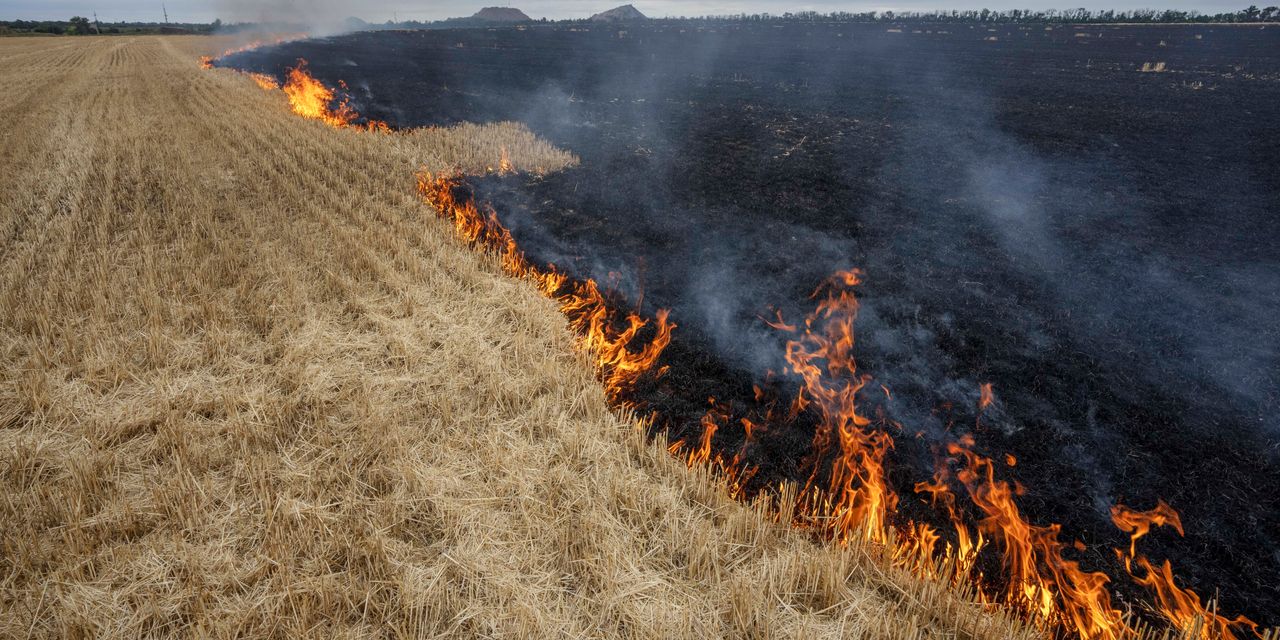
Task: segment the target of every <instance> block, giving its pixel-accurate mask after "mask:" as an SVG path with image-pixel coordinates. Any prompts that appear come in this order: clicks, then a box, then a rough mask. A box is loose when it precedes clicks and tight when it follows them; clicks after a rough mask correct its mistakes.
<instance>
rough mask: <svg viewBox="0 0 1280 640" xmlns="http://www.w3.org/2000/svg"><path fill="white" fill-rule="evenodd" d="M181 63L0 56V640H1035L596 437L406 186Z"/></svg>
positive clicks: (66, 51)
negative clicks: (205, 639) (161, 639)
mask: <svg viewBox="0 0 1280 640" xmlns="http://www.w3.org/2000/svg"><path fill="white" fill-rule="evenodd" d="M227 46H229V45H228V44H227V43H223V42H219V41H217V40H216V39H204V38H189V39H188V38H180V37H120V38H76V39H61V38H48V39H41V40H4V41H0V82H2V83H3V85H4V86H5V87H6V88H7V90H6V91H5V92H3V93H2V94H0V117H2V118H3V119H4V121H5V123H6V126H5V127H4V129H3V130H0V261H2V262H3V268H2V269H0V361H2V362H3V363H4V364H3V366H2V367H0V521H2V522H3V523H4V526H3V527H0V636H3V637H70V638H75V637H106V638H134V637H140V636H144V635H147V636H175V635H192V636H217V637H231V636H237V637H289V638H293V637H325V638H330V637H374V636H377V637H528V638H545V637H628V638H632V637H634V638H674V637H698V638H702V637H748V636H750V637H824V636H826V637H836V636H843V637H873V638H907V637H938V638H942V637H945V638H954V637H960V638H992V639H994V638H1007V637H1015V636H1019V635H1028V636H1029V635H1032V634H1030V633H1029V632H1026V631H1022V630H1020V626H1019V625H1018V624H1016V623H1013V622H1010V621H1008V620H1007V619H1004V618H1002V617H1000V616H997V615H992V614H988V613H983V612H982V611H981V610H980V609H979V608H977V607H974V606H972V605H968V604H964V602H963V600H962V599H961V598H959V597H958V596H957V595H955V594H953V593H951V592H949V591H946V590H944V589H943V588H942V587H940V586H938V585H936V584H931V583H926V582H921V581H918V580H915V579H913V578H910V577H908V576H906V575H905V574H903V573H902V572H899V571H896V570H891V569H888V568H886V567H887V566H888V563H887V562H885V561H884V560H883V558H880V557H878V556H877V552H876V551H875V550H874V549H872V548H870V547H862V546H859V545H851V546H849V547H845V548H839V549H837V548H833V547H829V546H825V545H819V544H814V543H812V542H810V541H809V540H808V539H807V538H806V537H804V536H803V535H801V534H797V533H796V532H793V531H791V530H789V528H788V527H786V526H785V525H779V524H775V523H774V522H773V521H772V520H771V519H769V518H766V517H763V516H762V511H763V510H760V509H753V508H752V506H751V505H743V504H739V503H736V502H734V501H732V500H730V499H729V498H727V497H726V496H725V494H724V492H723V490H722V489H721V488H720V487H718V486H717V484H716V483H715V482H714V481H712V480H711V479H710V478H709V477H708V476H707V475H706V474H705V472H701V471H697V470H689V469H686V468H685V465H684V464H683V463H682V462H680V461H678V460H676V459H674V458H672V457H670V456H669V455H668V454H667V452H666V451H665V449H664V448H662V446H661V445H660V444H659V443H649V442H647V441H646V439H645V438H644V437H642V435H641V434H640V432H639V430H638V429H637V428H636V426H635V425H634V424H632V422H631V421H630V419H629V418H628V417H626V416H621V417H620V416H617V415H614V414H612V413H611V412H610V411H609V409H608V406H607V404H606V398H605V396H604V392H603V391H602V389H601V387H600V385H599V383H598V382H597V381H596V379H595V378H594V376H593V373H592V370H591V367H590V365H589V363H588V362H586V360H585V358H584V357H583V356H582V355H581V354H580V353H578V352H577V351H576V344H575V338H574V336H573V335H572V334H571V333H570V332H569V331H568V330H567V328H566V326H565V319H564V317H563V316H561V315H560V314H559V313H558V311H557V309H556V308H555V306H554V305H553V303H552V302H550V301H548V300H546V299H544V298H543V297H542V296H541V295H539V293H538V292H537V291H536V290H535V289H534V288H533V287H532V286H530V285H529V283H527V282H524V281H519V280H515V279H511V278H507V277H505V276H503V275H502V272H501V269H500V266H499V265H498V264H497V262H496V260H495V259H493V258H492V257H489V256H485V255H482V254H478V253H476V252H473V251H471V250H470V249H468V248H467V247H466V246H465V245H464V244H463V243H461V242H459V241H458V240H457V239H455V237H454V230H453V229H452V228H451V227H450V226H449V225H448V224H446V223H443V222H441V221H439V220H437V217H436V215H435V214H434V212H432V211H431V210H430V209H429V208H428V206H427V205H426V204H424V203H423V202H422V200H421V199H420V197H419V196H418V194H417V193H416V192H415V189H414V172H415V171H416V170H417V169H419V168H421V167H423V166H426V167H428V168H432V169H437V170H438V169H441V168H447V167H461V168H463V169H464V170H468V171H473V172H474V171H481V170H483V169H484V168H485V167H487V166H489V165H491V164H493V163H495V162H497V161H498V156H499V154H500V153H501V150H503V149H505V150H507V151H508V152H509V156H510V161H511V163H512V164H513V165H514V166H515V167H516V168H518V169H522V170H526V171H533V172H546V171H550V170H554V169H557V168H560V167H564V166H566V165H569V164H572V163H573V162H575V159H574V158H573V157H572V156H570V155H569V154H567V153H564V152H561V151H557V150H556V149H554V148H553V147H551V146H550V145H548V144H546V143H545V142H542V141H540V140H539V139H537V138H535V137H534V136H533V135H532V134H531V133H529V132H528V131H527V130H526V129H524V128H523V127H521V126H519V125H514V124H509V123H497V124H490V125H483V126H477V125H461V126H459V127H454V128H437V129H424V130H419V131H415V132H412V133H408V134H396V135H373V134H367V133H364V132H360V131H355V130H339V129H334V128H330V127H328V126H325V125H324V124H322V123H319V122H314V121H307V120H303V119H300V118H297V117H295V116H294V115H292V114H291V113H290V111H289V108H288V106H287V104H286V101H285V97H284V96H283V95H282V94H281V93H279V92H264V91H262V90H261V89H260V88H259V87H258V86H257V85H255V84H254V82H253V81H252V80H251V79H250V78H248V77H245V76H243V75H241V74H237V73H234V72H232V71H227V70H213V71H205V70H201V69H200V68H199V65H198V63H197V58H198V56H199V55H202V54H210V53H213V52H216V51H220V50H223V49H225V48H226V47H227Z"/></svg>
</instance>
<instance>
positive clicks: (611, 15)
mask: <svg viewBox="0 0 1280 640" xmlns="http://www.w3.org/2000/svg"><path fill="white" fill-rule="evenodd" d="M591 19H592V20H595V21H596V22H630V21H632V20H648V18H647V17H646V16H645V15H644V14H643V13H640V10H639V9H636V8H635V7H634V6H632V5H629V4H624V5H622V6H621V7H615V8H613V9H610V10H608V11H601V12H600V13H597V14H595V15H594V16H591Z"/></svg>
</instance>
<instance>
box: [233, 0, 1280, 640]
mask: <svg viewBox="0 0 1280 640" xmlns="http://www.w3.org/2000/svg"><path fill="white" fill-rule="evenodd" d="M300 57H301V58H305V59H307V60H308V62H309V63H310V69H311V71H312V73H313V74H314V75H315V76H316V77H318V78H320V79H322V80H324V81H326V82H328V83H330V84H336V82H337V81H338V80H343V81H345V82H346V83H347V85H348V86H349V87H350V92H351V97H352V99H353V105H354V106H356V107H357V109H358V110H359V111H361V113H363V114H365V115H367V116H369V117H372V118H377V119H382V120H386V121H387V122H389V123H390V124H392V125H393V126H396V127H414V126H423V125H435V124H448V123H454V122H458V121H464V120H465V121H492V120H518V121H521V122H524V123H526V124H528V125H529V126H530V127H531V128H532V129H533V130H534V131H536V132H537V133H539V134H541V135H543V136H545V137H547V138H549V139H550V140H552V141H553V142H555V143H557V144H559V145H561V146H563V147H566V148H568V149H570V150H571V151H573V152H575V153H577V154H578V155H579V156H580V157H581V158H582V164H581V166H579V167H576V168H573V169H570V170H567V171H564V172H561V173H557V174H554V175H549V176H542V177H537V176H516V177H505V178H500V177H496V176H494V177H488V178H482V179H477V180H475V181H473V185H474V187H475V189H476V191H477V193H478V194H479V197H480V198H481V199H484V200H488V201H490V202H492V203H493V205H494V206H495V208H496V209H497V211H498V213H499V216H500V217H501V219H502V220H503V221H504V223H506V224H507V225H508V226H510V227H511V228H512V230H513V232H514V233H515V236H516V238H517V240H518V241H519V243H520V245H521V246H522V247H523V248H524V249H525V250H526V252H527V253H528V254H529V255H530V257H531V258H533V259H534V260H535V261H539V262H554V263H556V264H557V265H559V266H560V267H562V268H564V269H566V270H568V271H569V272H570V273H572V274H574V275H577V276H580V277H595V278H597V279H598V280H600V281H602V282H610V283H613V285H614V286H615V287H616V288H617V290H618V291H619V295H620V296H621V297H622V298H625V299H626V300H628V301H629V303H630V304H638V305H639V306H640V307H641V308H642V309H643V310H645V311H647V312H652V311H653V310H654V309H656V308H659V307H665V308H670V309H671V310H672V318H673V320H674V321H675V322H676V323H677V324H678V325H679V328H678V329H677V330H676V332H675V335H676V339H675V341H674V342H673V344H672V346H671V347H670V348H669V350H668V352H667V354H666V355H665V357H664V362H665V363H667V364H670V365H671V366H672V369H671V371H670V373H668V374H667V375H666V376H665V377H664V378H662V379H661V380H659V381H657V382H654V383H652V384H651V385H650V386H648V387H646V388H645V389H642V390H641V391H640V394H641V396H643V398H642V399H644V400H646V401H647V402H648V403H649V404H650V405H651V406H653V407H655V408H657V409H659V410H660V411H662V413H663V414H664V415H665V416H666V417H667V419H668V421H669V426H670V428H671V430H672V433H673V438H681V437H684V438H696V437H697V434H698V433H700V432H701V428H700V427H699V426H698V419H699V418H700V417H701V416H702V414H703V413H704V411H705V410H706V408H707V398H708V397H709V396H715V397H716V398H717V399H718V400H719V401H720V402H722V403H726V404H728V405H730V406H732V407H733V408H734V409H733V412H734V414H735V417H740V416H742V415H747V414H746V413H745V412H747V411H748V410H747V409H746V407H748V406H750V405H751V404H752V403H751V393H752V392H751V385H752V384H753V383H757V382H760V381H761V380H763V379H764V376H765V372H766V371H768V370H773V371H781V370H782V369H783V368H784V364H783V361H782V353H783V344H784V342H785V339H786V337H787V336H786V335H784V334H781V333H779V332H778V331H777V330H774V329H771V328H769V327H768V326H766V325H765V324H764V323H763V322H762V321H761V319H760V318H761V316H770V315H771V313H772V309H774V308H776V309H778V310H781V311H782V312H783V315H784V317H786V318H787V319H788V320H790V321H795V320H798V319H800V318H801V317H802V316H803V314H804V313H805V312H806V311H808V310H809V309H811V308H812V304H813V303H812V301H811V300H809V299H808V295H809V293H810V292H811V291H812V290H813V288H814V286H815V285H817V284H818V282H819V281H821V280H822V279H823V278H824V277H826V276H828V275H830V274H831V273H832V272H834V271H835V270H837V269H840V268H848V267H859V268H861V269H862V270H863V271H865V273H866V278H865V279H866V284H865V285H864V286H862V287H861V288H860V290H859V294H860V299H861V300H862V302H863V304H864V307H863V310H862V313H861V315H860V317H859V320H858V325H857V326H858V330H859V333H858V340H859V347H858V353H859V355H860V363H859V364H860V367H861V369H862V370H863V371H865V372H867V373H870V374H871V375H872V376H874V378H875V382H876V383H880V384H883V385H885V386H886V387H888V389H890V390H891V391H892V398H891V399H890V398H887V397H884V395H883V394H878V395H877V394H869V397H868V401H867V402H868V406H869V407H871V406H872V405H874V409H872V408H868V409H867V413H869V414H873V413H876V412H883V414H884V415H886V416H888V417H890V418H892V419H893V420H894V421H896V422H898V423H900V424H901V425H902V427H901V432H898V431H897V427H892V426H887V427H886V428H890V429H894V430H895V439H896V443H897V444H896V449H895V450H894V452H893V453H892V454H891V458H890V460H891V462H890V464H891V465H892V469H893V477H894V479H895V480H896V482H897V488H898V491H899V492H900V493H901V494H902V495H903V502H904V504H903V505H902V507H901V510H902V511H904V512H906V513H907V514H908V515H911V516H912V517H922V518H926V519H928V518H929V515H928V510H927V507H926V506H925V505H924V503H923V501H922V499H921V498H918V497H916V496H915V495H914V494H913V493H912V491H911V486H912V483H914V482H915V481H918V480H923V479H926V478H928V477H929V475H930V473H931V472H932V469H933V465H934V462H935V450H936V447H937V445H938V444H939V443H942V442H946V441H948V440H949V439H952V438H954V437H955V435H957V434H959V433H968V432H972V433H973V434H974V436H975V437H976V439H977V442H978V449H979V451H981V452H983V453H985V454H987V455H989V456H991V457H993V458H995V459H996V460H1004V454H1006V453H1008V454H1012V455H1014V456H1016V460H1017V462H1016V466H1010V465H1007V464H1003V463H1000V464H999V465H998V466H999V469H998V473H999V474H1000V475H1001V477H1002V478H1005V479H1009V480H1016V481H1018V482H1020V483H1021V484H1022V485H1024V486H1025V487H1026V489H1027V493H1026V495H1024V496H1022V497H1021V498H1020V505H1021V506H1022V508H1023V510H1024V513H1025V514H1026V515H1027V516H1028V518H1029V519H1030V520H1032V521H1033V522H1036V523H1041V524H1047V523H1050V522H1059V523H1062V525H1063V536H1062V537H1063V539H1065V540H1067V541H1071V540H1076V539H1079V540H1082V541H1084V542H1085V543H1086V544H1087V545H1088V548H1089V550H1088V551H1086V552H1082V553H1080V554H1078V555H1077V556H1075V557H1078V558H1079V559H1080V560H1081V561H1082V562H1083V563H1084V565H1085V566H1086V567H1087V568H1092V569H1100V570H1105V571H1107V572H1108V573H1109V574H1111V575H1112V576H1113V579H1114V580H1113V582H1114V583H1115V585H1116V591H1117V595H1118V596H1119V597H1120V598H1121V599H1122V600H1126V601H1130V602H1133V601H1136V600H1138V599H1141V598H1140V595H1139V594H1137V593H1136V592H1134V591H1133V590H1132V589H1131V587H1128V586H1126V585H1127V584H1128V583H1129V580H1128V578H1127V577H1125V576H1124V575H1123V573H1122V571H1121V569H1120V568H1119V566H1118V565H1117V564H1116V562H1115V559H1114V556H1113V555H1112V553H1111V551H1110V549H1111V548H1113V547H1119V546H1122V545H1123V543H1124V542H1125V540H1126V539H1125V537H1124V535H1123V534H1121V533H1120V532H1119V531H1118V530H1117V529H1115V527H1114V526H1113V525H1111V523H1110V520H1109V517H1108V508H1109V507H1110V505H1112V504H1114V503H1122V504H1127V505H1129V506H1132V507H1135V508H1139V509H1146V508H1150V507H1151V506H1153V505H1154V504H1155V501H1156V499H1157V498H1163V499H1165V500H1166V501H1168V502H1169V503H1170V504H1171V505H1173V506H1174V507H1175V508H1176V509H1178V510H1179V511H1180V512H1181V514H1182V517H1183V522H1184V524H1185V525H1186V536H1185V538H1180V537H1178V536H1177V535H1176V533H1174V532H1173V531H1172V530H1169V529H1164V530H1157V532H1155V533H1153V534H1152V535H1150V536H1148V538H1146V539H1144V540H1143V541H1142V542H1141V543H1140V550H1142V551H1145V552H1146V554H1147V555H1149V556H1150V557H1151V558H1152V559H1154V560H1157V561H1159V560H1163V559H1165V558H1168V559H1170V560H1172V561H1173V564H1174V569H1175V573H1176V575H1177V576H1178V578H1179V579H1180V580H1181V581H1182V582H1183V583H1184V584H1187V585H1189V586H1192V587H1193V588H1195V589H1196V590H1197V591H1198V592H1199V593H1201V594H1202V595H1213V594H1214V593H1218V594H1219V596H1220V601H1221V610H1223V611H1224V612H1225V613H1227V614H1229V615H1234V614H1236V613H1243V614H1245V615H1248V616H1249V617H1251V618H1253V619H1254V620H1256V621H1259V622H1262V623H1265V624H1275V623H1277V622H1280V586H1278V585H1280V578H1278V577H1280V508H1277V507H1276V494H1277V489H1280V418H1278V417H1277V416H1278V414H1277V409H1280V380H1278V376H1280V373H1278V372H1280V355H1278V351H1280V348H1278V346H1280V321H1277V317H1278V314H1280V249H1278V248H1277V246H1276V243H1277V242H1278V241H1280V133H1277V131H1280V28H1277V27H1275V26H1272V27H1269V28H1261V27H1258V26H1236V25H1178V26H1154V25H1152V26H1087V27H1073V26H1060V25H1055V26H1052V27H1046V26H1045V25H997V26H990V27H989V26H970V25H959V24H957V25H926V26H919V25H903V26H901V27H891V26H889V27H887V26H886V25H883V24H881V25H851V24H806V25H794V24H793V25H779V24H769V23H742V24H734V25H704V26H703V27H702V28H698V27H697V26H696V25H693V24H690V23H663V22H652V23H647V24H645V25H631V26H626V27H599V26H591V27H576V28H567V27H564V26H546V27H530V28H523V29H516V28H501V29H460V30H437V31H417V32H381V33H361V34H352V35H347V36H341V37H334V38H328V39H320V40H309V41H302V42H295V43H289V44H286V45H282V46H279V47H275V48H272V49H266V50H260V51H256V52H249V53H245V54H239V55H236V56H232V57H230V58H228V59H226V60H224V61H223V64H227V65H230V66H236V67H239V68H245V69H252V70H256V71H263V72H268V73H274V74H277V75H283V70H284V69H285V68H286V67H288V66H291V65H292V64H293V63H294V60H295V59H297V58H300ZM1144 69H1147V70H1145V71H1144ZM495 162H496V159H495ZM353 169H358V168H353ZM983 382H990V383H992V384H993V385H994V389H995V394H996V404H995V406H994V408H993V409H989V410H987V411H986V412H984V413H983V415H982V416H981V417H979V416H977V415H975V414H976V409H975V407H976V404H977V401H978V385H979V383H983ZM781 384H782V385H783V386H784V387H785V386H786V384H787V383H786V382H785V381H784V382H783V383H781ZM875 386H876V385H873V388H874V387H875ZM811 429H812V424H809V425H808V426H807V427H806V425H805V423H804V422H803V421H802V422H801V423H800V424H796V425H791V426H789V427H787V428H783V429H777V430H775V431H773V432H769V433H766V434H764V435H763V436H760V437H759V438H758V441H757V442H755V443H754V444H752V445H751V447H749V449H748V452H747V453H748V456H749V458H750V459H751V460H752V462H753V463H754V464H757V465H759V466H760V469H761V470H760V472H759V473H758V474H757V476H756V477H755V479H754V480H753V482H755V483H756V486H760V485H762V484H764V483H767V482H773V481H776V480H778V479H780V478H793V479H794V478H803V477H805V476H806V475H807V472H808V469H806V468H805V467H804V458H805V455H806V454H807V453H808V446H809V439H810V437H811V435H812V432H811ZM742 439H743V434H742V430H741V429H740V428H739V429H732V428H726V429H722V430H720V431H719V432H717V435H716V441H715V443H716V446H717V447H718V448H720V449H721V450H723V451H726V452H729V453H730V454H732V452H735V451H737V450H738V447H739V446H740V445H741V444H742Z"/></svg>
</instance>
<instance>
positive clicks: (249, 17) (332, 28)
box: [213, 0, 386, 37]
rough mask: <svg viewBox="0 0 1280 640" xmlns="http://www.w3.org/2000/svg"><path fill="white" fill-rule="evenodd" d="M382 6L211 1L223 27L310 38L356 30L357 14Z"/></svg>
mask: <svg viewBox="0 0 1280 640" xmlns="http://www.w3.org/2000/svg"><path fill="white" fill-rule="evenodd" d="M385 4H386V3H381V2H369V3H359V4H356V3H353V2H350V0H267V1H264V2H259V1H257V0H214V3H213V5H214V8H215V10H216V12H217V15H218V16H219V17H220V18H221V19H222V21H223V22H224V23H228V24H234V23H253V24H256V25H259V28H260V29H263V30H266V31H302V32H305V33H307V34H308V35H310V36H312V37H324V36H333V35H339V34H343V33H348V32H351V31H356V30H359V29H361V28H363V26H364V25H363V24H362V21H361V19H360V17H359V16H358V15H357V13H360V14H364V15H366V16H367V15H370V14H371V13H372V12H376V11H378V10H379V9H380V6H379V5H385ZM352 18H355V20H352Z"/></svg>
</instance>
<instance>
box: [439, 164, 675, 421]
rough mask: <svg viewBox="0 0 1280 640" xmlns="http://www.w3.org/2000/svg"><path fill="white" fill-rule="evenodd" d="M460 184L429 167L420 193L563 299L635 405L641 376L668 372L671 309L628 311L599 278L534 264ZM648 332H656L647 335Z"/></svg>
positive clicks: (614, 391) (598, 360)
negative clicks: (645, 313) (462, 193)
mask: <svg viewBox="0 0 1280 640" xmlns="http://www.w3.org/2000/svg"><path fill="white" fill-rule="evenodd" d="M460 186H461V177H460V176H459V175H456V174H454V175H443V174H441V175H433V174H432V173H430V172H429V171H426V170H423V171H421V172H419V173H418V192H419V193H420V194H421V195H422V196H423V198H425V199H426V200H427V202H428V203H430V204H431V205H432V206H433V207H435V209H436V211H437V212H438V214H439V215H440V216H441V217H443V218H447V219H450V220H452V222H453V226H454V230H455V231H456V232H457V234H458V236H459V237H460V238H462V239H463V240H464V241H466V242H467V243H469V244H472V245H474V246H476V247H477V248H479V249H481V250H484V251H492V252H494V253H496V254H497V255H498V257H499V259H500V260H501V263H502V267H503V270H504V271H506V272H507V273H508V274H509V275H512V276H515V277H518V278H525V279H528V280H530V281H531V282H533V283H534V284H535V285H536V286H537V287H538V289H539V290H540V291H541V292H542V293H543V295H545V296H547V297H548V298H551V299H553V300H555V301H556V302H557V303H559V305H560V310H561V312H563V313H564V314H565V316H567V317H568V319H569V326H570V327H571V328H572V329H573V330H574V331H575V332H576V333H577V334H578V335H579V336H580V338H579V345H580V347H581V348H582V349H583V350H584V351H586V352H588V353H590V354H592V356H593V360H594V363H595V368H596V370H597V372H598V373H599V374H600V377H601V379H602V381H603V383H604V388H605V392H606V393H607V394H608V396H609V398H610V399H611V400H613V401H614V402H615V403H616V404H620V405H622V406H624V407H628V408H630V407H631V405H630V404H629V403H628V402H627V401H626V400H625V398H624V395H625V392H626V391H628V390H630V389H631V388H632V387H633V386H634V385H635V383H636V382H637V381H638V380H639V379H640V378H641V377H642V376H645V375H646V374H649V375H653V376H660V375H662V374H663V373H664V372H665V371H666V367H661V366H658V358H659V356H661V355H662V351H663V349H665V348H666V347H667V345H668V344H669V343H670V342H671V331H672V329H674V328H675V325H674V324H673V323H671V322H670V321H668V319H667V316H668V314H667V311H666V310H665V309H664V310H659V311H658V312H657V313H656V314H654V318H653V319H652V320H649V319H646V318H643V317H641V316H640V315H639V314H637V313H635V312H627V313H626V314H625V315H624V314H623V313H622V312H620V311H618V310H617V309H616V307H614V306H613V305H611V304H609V302H608V300H607V299H606V296H605V295H604V294H603V293H601V292H600V289H599V287H598V286H597V285H596V282H595V280H591V279H587V280H575V279H572V278H570V277H568V276H567V275H565V274H563V273H561V272H559V271H558V270H557V269H556V267H555V265H548V266H546V267H536V266H534V265H533V264H532V263H530V262H529V261H528V259H526V258H525V256H524V253H523V252H521V251H520V249H519V248H518V247H517V246H516V241H515V238H513V237H512V235H511V232H510V231H509V230H508V229H507V228H506V227H505V226H503V225H502V224H501V223H500V222H499V221H498V217H497V215H496V214H495V213H494V212H493V211H492V210H489V211H486V212H484V213H482V212H481V211H480V209H479V208H478V207H477V206H476V204H475V201H474V200H473V199H471V198H469V197H468V198H458V197H457V196H456V195H455V191H456V190H458V188H459V187H460ZM649 327H652V330H651V331H650V330H649ZM645 333H650V334H651V335H649V337H648V338H647V339H645V338H642V337H641V335H642V334H645ZM637 344H638V346H637Z"/></svg>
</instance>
